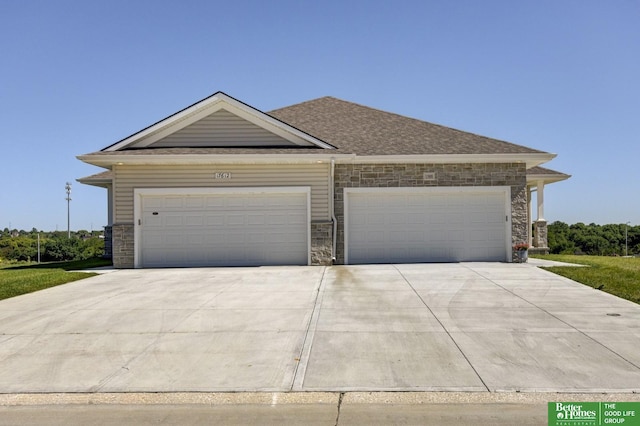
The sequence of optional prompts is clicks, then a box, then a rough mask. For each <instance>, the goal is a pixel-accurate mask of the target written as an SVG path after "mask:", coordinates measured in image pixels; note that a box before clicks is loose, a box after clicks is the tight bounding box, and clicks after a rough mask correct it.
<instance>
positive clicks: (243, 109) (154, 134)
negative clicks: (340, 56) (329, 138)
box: [102, 91, 334, 152]
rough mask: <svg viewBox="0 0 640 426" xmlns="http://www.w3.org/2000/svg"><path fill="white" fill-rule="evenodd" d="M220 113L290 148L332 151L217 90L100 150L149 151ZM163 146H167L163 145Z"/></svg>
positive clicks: (301, 132) (296, 130)
mask: <svg viewBox="0 0 640 426" xmlns="http://www.w3.org/2000/svg"><path fill="white" fill-rule="evenodd" d="M220 110H225V111H228V112H229V113H231V114H233V115H235V116H237V117H239V118H240V119H242V120H246V121H247V122H250V123H252V124H253V125H254V126H255V127H258V128H261V129H263V131H266V132H270V133H272V134H274V135H277V136H278V137H280V138H282V139H283V140H286V141H288V142H289V143H291V145H293V146H301V147H308V146H312V147H318V148H324V149H333V148H334V147H333V146H331V145H329V144H327V143H325V142H324V141H322V140H320V139H318V138H316V137H314V136H312V135H309V134H307V133H305V132H303V131H300V130H299V129H297V128H295V127H293V126H290V125H288V124H287V123H284V122H282V121H281V120H278V119H277V118H274V117H271V116H269V115H268V114H265V113H263V112H262V111H260V110H258V109H256V108H254V107H252V106H250V105H248V104H246V103H244V102H241V101H239V100H237V99H235V98H233V97H231V96H229V95H227V94H226V93H224V92H221V91H218V92H216V93H214V94H213V95H210V96H207V97H206V98H204V99H202V100H200V101H198V102H196V103H194V104H191V105H190V106H188V107H186V108H184V109H182V110H180V111H178V112H176V113H174V114H171V115H170V116H168V117H166V118H164V119H162V120H160V121H158V122H156V123H154V124H152V125H151V126H148V127H146V128H144V129H142V130H140V131H139V132H136V133H134V134H133V135H131V136H128V137H126V138H124V139H122V140H120V141H118V142H116V143H115V144H113V145H110V146H108V147H106V148H104V149H102V151H103V152H110V151H122V150H125V149H136V148H137V149H140V148H148V147H149V146H150V145H152V144H154V143H156V142H158V141H159V140H161V139H163V138H166V137H167V136H169V135H171V134H173V133H176V132H178V131H180V130H182V129H184V128H185V127H187V126H190V125H192V124H194V123H196V122H197V121H199V120H202V119H204V118H206V117H208V116H211V115H212V114H215V113H216V112H218V111H220ZM164 147H166V145H165V146H164ZM176 147H178V146H176Z"/></svg>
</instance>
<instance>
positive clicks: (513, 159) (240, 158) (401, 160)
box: [76, 148, 556, 168]
mask: <svg viewBox="0 0 640 426" xmlns="http://www.w3.org/2000/svg"><path fill="white" fill-rule="evenodd" d="M294 149H295V148H294ZM555 156H556V154H476V155H473V154H469V155H467V154H465V155H459V154H442V155H376V156H359V155H356V154H331V153H326V154H299V153H296V154H135V153H134V154H113V155H101V154H86V155H79V156H77V157H76V158H78V159H79V160H81V161H84V162H85V163H88V164H93V165H94V166H99V167H105V168H110V167H111V166H113V165H114V164H119V163H122V164H212V163H217V164H222V163H235V164H241V163H243V164H263V163H283V164H287V163H313V162H317V161H323V162H330V161H331V159H332V158H334V159H335V162H336V164H419V163H423V164H462V163H494V164H495V163H525V164H526V167H527V168H530V167H534V166H538V165H540V164H543V163H546V162H548V161H550V160H551V159H553V158H554V157H555Z"/></svg>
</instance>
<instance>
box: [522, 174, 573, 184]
mask: <svg viewBox="0 0 640 426" xmlns="http://www.w3.org/2000/svg"><path fill="white" fill-rule="evenodd" d="M570 177H571V175H566V174H564V173H558V174H539V175H538V174H533V175H529V174H528V175H527V185H537V184H538V182H543V183H544V184H545V185H548V184H550V183H555V182H560V181H563V180H567V179H569V178H570Z"/></svg>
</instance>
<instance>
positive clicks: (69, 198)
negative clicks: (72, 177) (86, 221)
mask: <svg viewBox="0 0 640 426" xmlns="http://www.w3.org/2000/svg"><path fill="white" fill-rule="evenodd" d="M64 189H66V190H67V198H65V200H67V238H71V214H70V210H71V209H70V207H71V184H70V183H69V182H67V184H66V185H65V187H64Z"/></svg>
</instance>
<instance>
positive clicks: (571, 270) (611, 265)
mask: <svg viewBox="0 0 640 426" xmlns="http://www.w3.org/2000/svg"><path fill="white" fill-rule="evenodd" d="M535 257H537V258H540V259H548V260H556V261H559V262H567V263H576V264H580V265H587V266H590V268H576V267H571V266H550V267H544V268H543V269H546V270H547V271H550V272H553V273H554V274H558V275H562V276H563V277H567V278H569V279H572V280H574V281H577V282H579V283H582V284H585V285H588V286H589V287H593V288H596V289H598V290H602V291H606V292H607V293H610V294H613V295H615V296H618V297H621V298H623V299H626V300H629V301H631V302H634V303H638V304H640V258H635V257H631V258H627V257H607V256H573V255H546V256H537V255H536V256H535Z"/></svg>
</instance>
